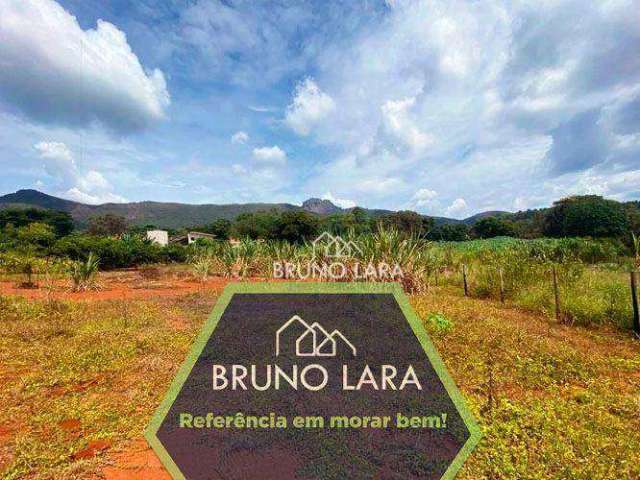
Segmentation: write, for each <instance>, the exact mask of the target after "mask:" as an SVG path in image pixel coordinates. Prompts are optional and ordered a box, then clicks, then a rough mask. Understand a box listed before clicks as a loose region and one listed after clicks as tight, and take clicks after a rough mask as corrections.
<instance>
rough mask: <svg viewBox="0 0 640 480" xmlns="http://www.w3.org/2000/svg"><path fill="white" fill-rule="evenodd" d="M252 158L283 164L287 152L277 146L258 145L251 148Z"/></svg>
mask: <svg viewBox="0 0 640 480" xmlns="http://www.w3.org/2000/svg"><path fill="white" fill-rule="evenodd" d="M253 158H255V159H256V160H257V161H259V162H263V163H267V164H273V165H284V164H285V163H286V161H287V154H286V153H285V152H284V150H282V149H281V148H280V147H279V146H277V145H274V146H273V147H260V148H254V149H253Z"/></svg>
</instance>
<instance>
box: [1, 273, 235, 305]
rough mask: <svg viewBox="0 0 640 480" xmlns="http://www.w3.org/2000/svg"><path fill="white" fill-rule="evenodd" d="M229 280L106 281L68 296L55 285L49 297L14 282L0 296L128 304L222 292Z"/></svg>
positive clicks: (40, 290) (67, 291) (4, 286)
mask: <svg viewBox="0 0 640 480" xmlns="http://www.w3.org/2000/svg"><path fill="white" fill-rule="evenodd" d="M229 281H230V280H228V279H226V278H219V277H216V278H210V279H208V280H206V281H204V282H199V281H193V280H171V281H170V282H166V283H165V282H153V283H151V282H144V281H140V282H138V283H137V284H135V283H131V282H127V281H125V282H121V281H108V282H104V283H101V287H100V288H99V289H96V290H88V291H84V292H72V291H71V290H70V289H69V288H68V287H65V286H64V285H56V286H55V288H53V289H52V291H51V292H50V293H49V292H48V291H47V289H44V288H20V287H18V286H16V284H15V283H14V282H0V295H16V296H20V297H24V298H28V299H32V300H46V299H47V298H51V299H55V300H72V301H100V300H130V299H145V298H153V297H163V298H166V297H179V296H182V295H188V294H190V293H197V292H200V291H203V290H222V289H223V288H224V287H225V285H226V284H227V283H228V282H229Z"/></svg>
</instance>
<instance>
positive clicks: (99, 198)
mask: <svg viewBox="0 0 640 480" xmlns="http://www.w3.org/2000/svg"><path fill="white" fill-rule="evenodd" d="M62 195H63V196H64V197H66V198H68V199H69V200H73V201H75V202H80V203H86V204H89V205H99V204H101V203H124V202H126V201H127V199H126V198H124V197H121V196H120V195H116V194H114V193H110V192H106V193H103V194H99V195H91V194H89V193H86V192H83V191H82V190H80V189H78V188H76V187H73V188H70V189H69V190H67V191H66V192H64V193H63V194H62Z"/></svg>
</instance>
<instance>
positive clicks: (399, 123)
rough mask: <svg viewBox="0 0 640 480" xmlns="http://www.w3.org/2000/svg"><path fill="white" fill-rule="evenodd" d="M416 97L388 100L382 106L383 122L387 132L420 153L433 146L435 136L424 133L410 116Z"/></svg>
mask: <svg viewBox="0 0 640 480" xmlns="http://www.w3.org/2000/svg"><path fill="white" fill-rule="evenodd" d="M415 103H416V97H409V98H404V99H402V100H388V101H386V102H385V103H384V104H383V105H382V114H383V121H384V124H385V126H386V128H387V130H388V131H389V132H390V133H391V134H392V135H394V136H395V137H396V138H397V139H399V140H401V141H402V142H404V144H405V145H406V146H408V147H409V148H411V149H413V150H416V151H420V150H423V149H424V148H426V147H427V146H429V145H431V144H433V143H434V142H435V139H434V137H433V135H430V134H427V133H424V132H422V131H421V130H420V129H419V128H418V126H417V125H416V123H415V121H414V120H413V119H412V118H411V116H410V109H411V107H412V106H413V105H414V104H415Z"/></svg>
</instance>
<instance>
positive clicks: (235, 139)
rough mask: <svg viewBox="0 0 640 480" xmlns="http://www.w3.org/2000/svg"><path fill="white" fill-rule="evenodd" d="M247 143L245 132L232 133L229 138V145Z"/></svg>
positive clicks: (247, 137) (247, 136) (247, 135)
mask: <svg viewBox="0 0 640 480" xmlns="http://www.w3.org/2000/svg"><path fill="white" fill-rule="evenodd" d="M248 141H249V134H248V133H247V132H243V131H242V130H240V131H239V132H236V133H234V134H233V135H232V136H231V143H234V144H242V143H247V142H248Z"/></svg>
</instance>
